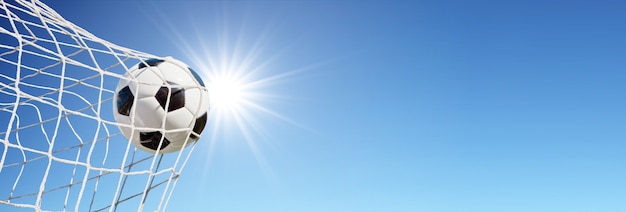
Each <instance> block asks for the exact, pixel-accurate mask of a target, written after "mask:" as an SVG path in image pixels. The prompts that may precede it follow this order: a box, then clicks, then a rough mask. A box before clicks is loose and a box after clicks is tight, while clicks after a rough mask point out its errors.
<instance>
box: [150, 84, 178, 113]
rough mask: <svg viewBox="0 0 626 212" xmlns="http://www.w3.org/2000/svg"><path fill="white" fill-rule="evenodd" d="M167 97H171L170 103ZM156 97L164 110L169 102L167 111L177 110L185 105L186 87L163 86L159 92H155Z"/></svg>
mask: <svg viewBox="0 0 626 212" xmlns="http://www.w3.org/2000/svg"><path fill="white" fill-rule="evenodd" d="M170 90H171V95H170ZM167 97H169V103H168V98H167ZM154 98H156V100H157V101H158V102H159V104H160V105H161V108H163V110H165V106H166V105H167V104H169V105H168V107H167V112H170V111H173V110H177V109H179V108H182V107H184V106H185V89H184V88H176V87H170V88H168V87H166V86H161V88H159V90H158V91H157V93H156V94H154Z"/></svg>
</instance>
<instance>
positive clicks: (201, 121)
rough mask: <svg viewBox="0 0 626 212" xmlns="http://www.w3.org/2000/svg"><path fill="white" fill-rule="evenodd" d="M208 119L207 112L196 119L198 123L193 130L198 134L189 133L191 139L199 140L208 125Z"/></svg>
mask: <svg viewBox="0 0 626 212" xmlns="http://www.w3.org/2000/svg"><path fill="white" fill-rule="evenodd" d="M206 119H207V113H204V114H203V115H202V116H200V117H198V118H197V119H196V123H195V124H194V125H193V132H195V133H196V134H193V133H192V134H191V135H189V137H190V138H191V139H194V140H198V138H200V137H198V136H200V134H201V133H202V130H204V126H205V125H206Z"/></svg>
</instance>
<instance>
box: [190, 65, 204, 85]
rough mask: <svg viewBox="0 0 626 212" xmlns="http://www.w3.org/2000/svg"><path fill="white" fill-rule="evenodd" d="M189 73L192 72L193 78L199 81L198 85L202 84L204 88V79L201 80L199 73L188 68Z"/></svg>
mask: <svg viewBox="0 0 626 212" xmlns="http://www.w3.org/2000/svg"><path fill="white" fill-rule="evenodd" d="M188 69H189V71H191V74H192V75H193V78H196V80H197V81H198V83H200V85H202V86H204V82H202V78H200V76H199V75H198V73H196V71H194V70H193V69H191V68H188Z"/></svg>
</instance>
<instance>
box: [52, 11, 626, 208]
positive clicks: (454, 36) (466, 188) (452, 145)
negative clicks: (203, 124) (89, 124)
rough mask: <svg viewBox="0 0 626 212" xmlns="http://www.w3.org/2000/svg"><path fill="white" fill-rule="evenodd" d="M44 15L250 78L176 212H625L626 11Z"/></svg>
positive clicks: (192, 165) (213, 118)
mask: <svg viewBox="0 0 626 212" xmlns="http://www.w3.org/2000/svg"><path fill="white" fill-rule="evenodd" d="M48 4H49V6H51V7H52V8H54V9H55V10H57V12H59V13H60V14H62V15H63V16H64V17H65V18H66V19H68V20H70V21H72V22H74V23H75V24H77V25H79V26H82V27H83V28H85V29H87V30H88V31H90V32H91V33H93V34H95V35H97V36H99V37H101V38H104V39H106V40H108V41H111V42H112V43H115V44H118V45H121V46H125V47H129V48H132V49H136V50H139V51H143V52H148V53H151V54H154V55H159V56H173V57H175V58H178V59H180V60H182V61H186V62H188V63H189V64H190V65H191V66H192V67H193V68H194V69H195V70H197V71H199V72H201V74H202V75H203V76H204V77H207V78H208V76H211V75H212V74H214V73H222V72H226V71H229V70H230V71H233V70H234V71H236V72H237V73H250V74H249V75H246V76H247V77H246V78H244V79H243V80H244V81H246V82H248V85H249V86H248V87H245V89H244V90H243V91H241V92H243V93H244V94H242V95H241V98H242V100H240V101H247V102H248V103H247V104H244V103H239V105H234V106H233V105H231V108H232V107H239V108H240V109H239V110H238V111H239V114H241V116H233V115H232V113H229V112H228V110H227V109H225V110H224V111H221V112H220V111H218V112H215V113H212V114H211V115H210V116H209V124H208V126H207V128H206V130H205V132H204V133H203V136H204V137H203V138H202V139H201V140H200V141H199V143H198V146H197V147H196V149H195V151H194V153H193V155H192V157H191V159H190V162H189V163H188V164H187V166H186V168H185V170H184V172H183V175H182V177H181V178H180V180H179V182H178V185H177V187H176V190H175V191H174V195H173V197H172V199H171V201H170V203H169V205H168V209H169V210H171V211H302V212H304V211H341V212H343V211H433V212H448V211H472V212H474V211H475V212H487V211H494V212H496V211H626V201H624V200H625V199H626V154H625V152H626V142H625V141H626V133H625V132H626V112H625V110H624V109H625V108H626V92H625V91H626V83H624V82H626V71H625V70H626V62H625V61H626V60H625V59H624V56H626V41H625V40H624V39H625V38H626V25H625V24H624V23H625V22H626V13H625V12H624V11H626V3H624V2H623V1H553V0H548V1H530V0H529V1H362V0H359V1H356V0H340V1H324V0H301V1H279V0H272V1H244V0H240V1H50V2H48ZM255 81H256V82H257V83H252V82H255ZM254 105H256V106H258V107H255V106H254ZM231 112H232V110H231ZM218 113H219V114H221V115H218ZM229 114H230V115H229ZM218 116H219V119H218V118H217V117H218Z"/></svg>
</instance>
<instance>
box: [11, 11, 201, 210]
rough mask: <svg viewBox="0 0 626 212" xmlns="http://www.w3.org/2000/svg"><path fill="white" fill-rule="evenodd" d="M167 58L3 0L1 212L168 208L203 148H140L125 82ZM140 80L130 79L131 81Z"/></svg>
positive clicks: (55, 15)
mask: <svg viewBox="0 0 626 212" xmlns="http://www.w3.org/2000/svg"><path fill="white" fill-rule="evenodd" d="M149 58H161V57H158V56H154V55H150V54H147V53H143V52H139V51H135V50H132V49H128V48H124V47H121V46H117V45H115V44H112V43H109V42H107V41H105V40H103V39H100V38H98V37H96V36H94V35H93V34H91V33H89V32H87V31H86V30H84V29H82V28H80V27H78V26H76V25H74V24H72V23H71V22H70V21H68V20H65V19H64V18H63V17H62V16H61V15H59V14H58V13H56V12H55V11H54V10H53V9H52V8H50V7H48V6H46V5H45V4H43V3H42V2H40V1H39V0H0V182H2V183H0V211H5V210H16V209H19V208H24V209H30V210H32V209H34V210H36V211H86V210H88V211H116V210H118V209H119V210H120V211H129V210H149V211H163V210H165V209H166V207H167V204H168V202H169V200H170V198H171V197H172V193H173V190H174V188H175V187H176V182H177V180H178V178H179V176H180V174H181V172H182V170H183V168H184V167H185V164H186V163H187V161H188V160H189V156H190V154H191V152H193V149H194V147H195V145H194V144H195V143H194V144H192V145H191V147H187V148H185V149H183V150H181V151H180V152H176V153H170V154H148V153H145V152H142V151H141V150H137V149H136V148H135V147H134V146H132V145H131V144H130V142H128V141H127V140H126V138H124V136H123V135H122V134H121V133H120V131H119V128H118V125H119V124H118V123H116V122H115V121H114V120H113V115H112V112H113V109H112V104H113V95H114V92H115V86H116V85H117V81H118V80H119V79H121V78H124V74H125V73H126V72H127V71H128V70H129V68H130V67H132V66H133V65H135V64H137V63H140V62H142V61H144V60H146V59H149ZM129 80H132V79H129Z"/></svg>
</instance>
